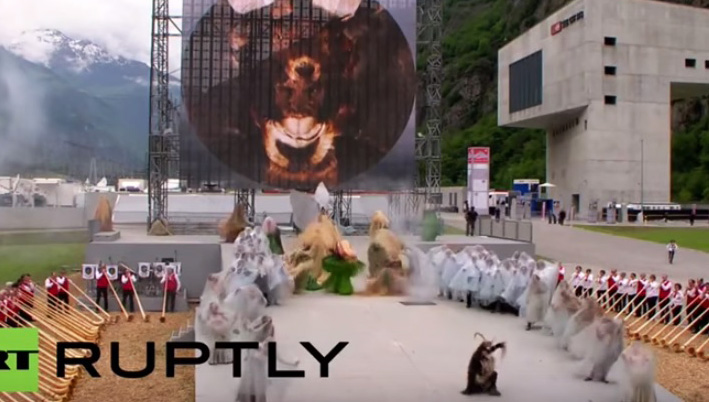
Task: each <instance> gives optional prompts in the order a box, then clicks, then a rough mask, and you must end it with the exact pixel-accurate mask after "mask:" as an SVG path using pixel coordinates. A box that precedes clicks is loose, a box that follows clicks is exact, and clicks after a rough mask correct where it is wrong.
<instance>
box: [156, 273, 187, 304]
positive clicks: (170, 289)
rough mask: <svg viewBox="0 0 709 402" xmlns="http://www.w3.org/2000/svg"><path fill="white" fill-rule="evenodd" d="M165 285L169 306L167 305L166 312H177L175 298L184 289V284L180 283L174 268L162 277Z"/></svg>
mask: <svg viewBox="0 0 709 402" xmlns="http://www.w3.org/2000/svg"><path fill="white" fill-rule="evenodd" d="M160 283H162V284H163V285H164V289H165V290H164V291H165V294H166V296H165V297H166V298H167V300H166V301H167V305H166V310H167V311H168V312H170V313H174V312H175V296H176V295H177V292H178V291H179V290H180V288H181V287H182V284H181V283H180V278H179V277H178V276H177V274H176V273H175V270H174V269H173V268H172V267H168V268H167V274H166V275H164V276H163V277H162V280H161V281H160Z"/></svg>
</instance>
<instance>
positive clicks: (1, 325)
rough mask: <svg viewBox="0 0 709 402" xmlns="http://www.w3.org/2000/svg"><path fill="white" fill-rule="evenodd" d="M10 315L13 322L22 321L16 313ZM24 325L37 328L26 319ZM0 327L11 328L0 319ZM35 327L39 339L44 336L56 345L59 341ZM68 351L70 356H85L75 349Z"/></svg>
mask: <svg viewBox="0 0 709 402" xmlns="http://www.w3.org/2000/svg"><path fill="white" fill-rule="evenodd" d="M10 316H11V317H10V318H11V319H12V320H14V321H15V322H18V323H19V322H20V321H24V320H23V319H22V318H21V317H19V316H17V315H14V314H10ZM24 326H26V327H28V328H37V327H36V326H34V325H32V324H30V323H27V322H26V321H25V325H24ZM0 328H11V327H10V326H9V325H7V324H6V323H4V322H2V321H0ZM37 329H38V330H39V338H40V341H41V340H43V339H44V338H45V337H46V338H47V339H48V341H49V343H53V344H54V345H56V344H57V343H59V341H58V340H57V339H56V338H53V337H52V336H50V335H47V334H45V333H44V332H45V331H44V330H42V329H40V328H37ZM69 353H70V357H85V355H82V354H80V353H78V352H76V351H75V350H70V351H69ZM50 356H51V355H50Z"/></svg>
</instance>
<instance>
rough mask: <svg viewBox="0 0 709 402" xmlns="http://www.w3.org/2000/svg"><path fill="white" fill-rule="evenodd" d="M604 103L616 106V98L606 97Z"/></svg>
mask: <svg viewBox="0 0 709 402" xmlns="http://www.w3.org/2000/svg"><path fill="white" fill-rule="evenodd" d="M604 103H605V104H606V105H615V96H610V95H606V96H605V98H604Z"/></svg>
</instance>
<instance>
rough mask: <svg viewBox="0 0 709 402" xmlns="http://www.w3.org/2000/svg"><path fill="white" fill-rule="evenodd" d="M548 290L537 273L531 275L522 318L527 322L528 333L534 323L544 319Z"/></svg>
mask: <svg viewBox="0 0 709 402" xmlns="http://www.w3.org/2000/svg"><path fill="white" fill-rule="evenodd" d="M548 290H549V289H548V288H547V286H546V284H545V283H544V282H543V281H542V279H541V277H540V274H539V273H535V274H534V275H532V281H531V282H530V284H529V288H528V291H527V308H526V310H525V317H524V318H525V319H526V321H527V328H526V329H527V331H530V330H531V329H532V326H533V325H534V324H535V323H537V322H541V321H542V320H543V319H544V314H545V307H546V295H547V292H548Z"/></svg>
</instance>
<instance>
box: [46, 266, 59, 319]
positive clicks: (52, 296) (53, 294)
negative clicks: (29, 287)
mask: <svg viewBox="0 0 709 402" xmlns="http://www.w3.org/2000/svg"><path fill="white" fill-rule="evenodd" d="M44 287H45V289H47V304H48V305H49V308H50V309H51V310H56V309H57V300H58V299H57V297H58V296H59V284H58V283H57V273H56V272H52V275H51V276H50V277H49V278H47V279H45V280H44Z"/></svg>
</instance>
